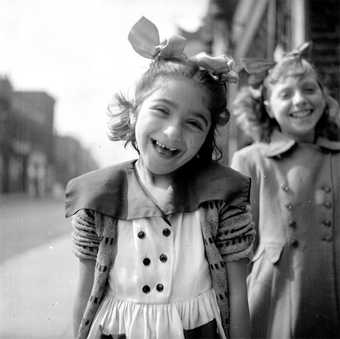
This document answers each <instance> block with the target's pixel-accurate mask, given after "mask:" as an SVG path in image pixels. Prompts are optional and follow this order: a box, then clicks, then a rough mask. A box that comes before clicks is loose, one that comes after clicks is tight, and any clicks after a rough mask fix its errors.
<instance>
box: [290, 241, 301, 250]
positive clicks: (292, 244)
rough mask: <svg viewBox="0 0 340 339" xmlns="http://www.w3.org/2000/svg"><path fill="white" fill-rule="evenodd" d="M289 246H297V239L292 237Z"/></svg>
mask: <svg viewBox="0 0 340 339" xmlns="http://www.w3.org/2000/svg"><path fill="white" fill-rule="evenodd" d="M290 246H292V247H294V248H296V247H298V246H299V241H298V240H297V239H292V240H291V241H290Z"/></svg>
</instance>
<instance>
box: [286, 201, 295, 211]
mask: <svg viewBox="0 0 340 339" xmlns="http://www.w3.org/2000/svg"><path fill="white" fill-rule="evenodd" d="M286 208H287V209H288V210H292V209H293V204H291V203H290V202H289V203H288V204H286Z"/></svg>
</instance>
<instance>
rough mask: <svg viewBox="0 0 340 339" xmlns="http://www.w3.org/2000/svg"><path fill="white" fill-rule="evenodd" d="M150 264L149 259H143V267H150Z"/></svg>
mask: <svg viewBox="0 0 340 339" xmlns="http://www.w3.org/2000/svg"><path fill="white" fill-rule="evenodd" d="M150 263H151V260H150V259H149V258H144V259H143V264H144V265H145V266H148V265H150Z"/></svg>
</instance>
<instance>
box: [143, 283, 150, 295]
mask: <svg viewBox="0 0 340 339" xmlns="http://www.w3.org/2000/svg"><path fill="white" fill-rule="evenodd" d="M142 291H143V292H144V293H145V294H147V293H149V292H150V291H151V289H150V286H149V285H144V286H143V288H142Z"/></svg>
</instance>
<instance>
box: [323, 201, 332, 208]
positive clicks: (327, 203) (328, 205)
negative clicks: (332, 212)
mask: <svg viewBox="0 0 340 339" xmlns="http://www.w3.org/2000/svg"><path fill="white" fill-rule="evenodd" d="M323 205H324V206H325V207H326V208H331V207H332V203H331V202H330V201H325V202H324V203H323Z"/></svg>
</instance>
